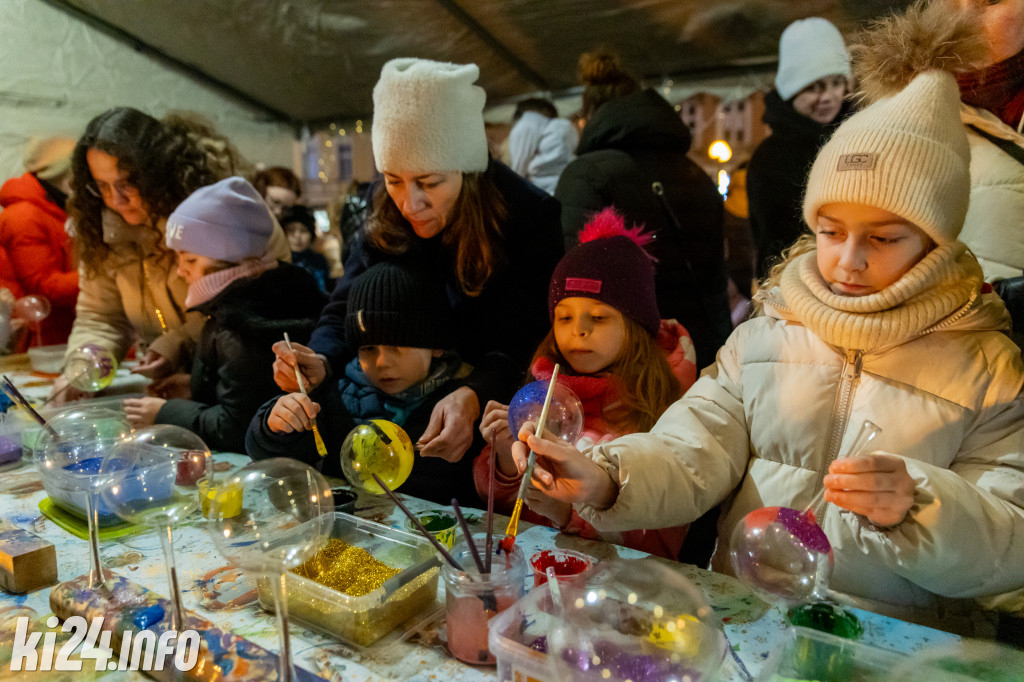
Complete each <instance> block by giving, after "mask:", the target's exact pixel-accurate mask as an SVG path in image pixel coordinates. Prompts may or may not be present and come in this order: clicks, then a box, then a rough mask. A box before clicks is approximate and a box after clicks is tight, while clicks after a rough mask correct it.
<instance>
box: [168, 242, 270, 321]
mask: <svg viewBox="0 0 1024 682" xmlns="http://www.w3.org/2000/svg"><path fill="white" fill-rule="evenodd" d="M276 267H277V259H276V258H275V257H274V254H272V253H265V254H263V256H262V257H260V258H247V259H246V260H245V261H243V262H241V263H239V264H238V265H236V266H235V267H233V268H227V269H226V270H218V271H217V272H211V273H210V274H209V275H203V276H202V277H200V278H199V279H197V280H196V281H195V282H193V283H192V284H190V285H189V287H188V296H186V297H185V307H186V308H194V307H195V306H197V305H202V304H203V303H206V302H207V301H210V300H212V299H213V297H214V296H216V295H217V294H219V293H220V292H222V291H224V289H226V288H227V286H228V285H229V284H231V283H232V282H234V281H235V280H237V279H242V278H243V277H255V276H257V275H260V274H262V273H264V272H266V271H267V270H270V269H272V268H276Z"/></svg>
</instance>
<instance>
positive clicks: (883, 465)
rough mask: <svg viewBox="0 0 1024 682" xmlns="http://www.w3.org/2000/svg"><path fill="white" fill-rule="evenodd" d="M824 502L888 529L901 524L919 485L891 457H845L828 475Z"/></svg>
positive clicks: (895, 458)
mask: <svg viewBox="0 0 1024 682" xmlns="http://www.w3.org/2000/svg"><path fill="white" fill-rule="evenodd" d="M824 482H825V499H826V500H827V501H829V502H832V503H833V504H835V505H837V506H839V507H842V508H843V509H848V510H850V511H852V512H855V513H857V514H860V515H861V516H864V517H866V518H867V520H868V521H870V522H871V523H873V524H875V525H876V526H882V527H884V528H888V527H891V526H895V525H897V524H899V523H902V521H903V519H905V518H906V516H907V512H909V511H910V508H911V507H913V506H914V490H915V489H916V487H917V484H916V483H914V479H913V478H911V477H910V474H909V473H907V465H906V463H905V462H904V461H903V460H902V459H900V458H899V457H893V456H892V455H881V454H878V455H865V456H863V457H844V458H842V459H837V460H836V461H834V462H832V466H830V467H829V468H828V475H827V476H825V481H824Z"/></svg>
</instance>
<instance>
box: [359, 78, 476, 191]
mask: <svg viewBox="0 0 1024 682" xmlns="http://www.w3.org/2000/svg"><path fill="white" fill-rule="evenodd" d="M479 77H480V69H479V68H478V67H477V65H476V64H449V63H446V62H434V61H430V60H428V59H415V58H402V59H392V60H391V61H389V62H388V63H387V64H385V65H384V68H383V69H381V72H380V80H378V81H377V85H375V86H374V88H373V158H374V161H375V162H376V164H377V170H379V171H381V172H384V171H391V172H414V173H419V172H423V173H429V172H436V171H463V172H464V173H474V172H481V171H485V170H487V161H488V153H487V136H486V134H485V133H484V116H483V111H484V103H485V102H486V101H487V95H486V94H485V93H484V91H483V88H481V87H479V86H477V85H473V83H475V82H476V79H477V78H479Z"/></svg>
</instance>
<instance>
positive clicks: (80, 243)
mask: <svg viewBox="0 0 1024 682" xmlns="http://www.w3.org/2000/svg"><path fill="white" fill-rule="evenodd" d="M90 149H98V150H99V151H102V152H105V153H107V154H110V155H111V156H113V157H114V158H116V159H117V165H118V168H120V169H121V170H123V171H124V172H125V174H126V176H127V178H126V179H127V181H128V182H129V183H130V184H131V185H132V186H133V187H134V188H135V189H137V190H138V192H139V196H140V197H141V198H142V202H143V205H144V206H145V208H146V210H147V211H148V212H149V214H150V220H149V221H148V222H147V224H146V225H145V226H142V225H140V226H139V227H140V228H141V229H150V230H155V227H154V225H155V222H156V220H157V219H158V218H166V217H167V216H169V215H170V214H171V212H172V211H174V209H175V208H177V207H178V204H180V203H181V202H182V201H184V200H185V198H186V197H188V195H189V194H191V193H192V192H193V191H195V190H196V189H198V188H200V187H202V186H204V185H210V184H213V183H214V182H216V181H217V180H220V179H222V178H225V177H228V176H229V175H233V174H235V173H238V172H240V171H241V170H242V169H243V168H244V165H245V164H244V161H243V160H242V158H241V156H240V155H239V154H238V152H237V150H235V148H234V147H233V146H232V145H231V144H230V143H229V142H228V141H227V139H226V138H223V137H221V136H220V135H218V134H217V133H215V132H214V130H213V128H212V126H210V125H209V124H208V123H207V122H206V121H205V120H203V119H202V118H200V117H198V116H196V115H192V114H186V113H184V112H182V113H176V114H168V115H167V116H166V117H165V118H164V119H163V121H160V120H157V119H155V118H153V117H152V116H150V115H148V114H145V113H143V112H141V111H139V110H137V109H131V108H129V107H115V108H113V109H108V110H107V111H105V112H103V113H102V114H100V115H99V116H96V117H95V118H93V119H92V120H91V121H89V124H88V125H87V126H86V129H85V133H84V134H83V135H82V137H81V138H79V140H78V144H77V145H76V146H75V151H74V153H73V154H72V156H71V170H72V172H73V176H72V179H71V190H72V195H71V199H70V201H68V216H69V217H70V218H71V219H72V221H73V222H74V225H75V240H74V243H75V252H76V255H77V256H78V259H79V262H81V263H83V264H84V265H85V268H86V271H87V272H90V273H97V272H98V271H99V270H100V269H101V268H102V267H103V263H104V261H105V260H106V258H107V256H108V254H109V253H110V247H109V246H107V244H106V243H105V242H104V241H103V208H104V203H103V199H101V198H100V196H99V193H98V191H97V190H96V183H95V181H94V180H93V177H92V172H91V171H90V170H89V164H88V162H87V160H86V154H87V153H88V151H89V150H90ZM157 248H158V249H159V250H166V249H164V248H163V244H162V243H160V242H159V241H158V242H157Z"/></svg>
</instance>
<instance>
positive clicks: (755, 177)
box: [747, 17, 851, 277]
mask: <svg viewBox="0 0 1024 682" xmlns="http://www.w3.org/2000/svg"><path fill="white" fill-rule="evenodd" d="M849 91H850V58H849V55H848V54H847V51H846V44H845V43H844V42H843V36H842V34H841V33H839V29H837V28H836V27H835V26H833V25H832V24H831V23H830V22H829V21H827V20H826V19H822V18H821V17H810V18H808V19H800V20H799V21H794V22H793V23H792V24H790V25H789V26H787V27H786V30H784V31H783V32H782V38H781V39H780V40H779V70H778V72H777V73H776V75H775V89H774V90H772V91H771V92H769V93H768V94H767V95H765V98H764V108H765V112H764V122H765V123H767V124H768V125H769V126H770V127H771V129H772V134H771V135H770V136H769V137H767V138H766V139H765V140H764V141H762V142H761V144H760V145H758V147H757V149H756V150H754V155H753V156H752V157H751V159H750V166H749V168H748V169H747V196H748V199H749V202H750V228H751V230H752V231H753V233H754V239H755V240H756V241H757V249H758V261H759V265H760V268H759V270H760V272H759V276H760V277H764V276H766V275H767V274H768V270H769V269H770V267H771V263H772V260H773V259H775V258H777V257H778V256H779V255H780V254H781V253H782V250H783V249H785V248H786V247H787V246H789V245H790V244H792V243H793V242H794V241H796V239H797V237H799V236H800V235H801V234H803V233H804V232H805V231H806V226H805V225H804V224H803V221H802V219H801V218H800V206H801V202H802V201H803V194H804V183H805V181H806V179H807V173H808V171H810V169H811V163H812V162H813V161H814V157H815V156H816V155H817V153H818V150H819V149H820V148H821V146H822V145H823V144H824V143H825V141H826V140H827V139H828V138H829V136H830V135H831V134H832V133H833V131H835V129H836V128H837V127H839V124H840V123H841V122H842V121H843V119H845V118H846V116H847V115H848V114H849V113H850V111H851V107H850V104H849V103H848V102H847V100H846V95H847V94H848V93H849Z"/></svg>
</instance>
